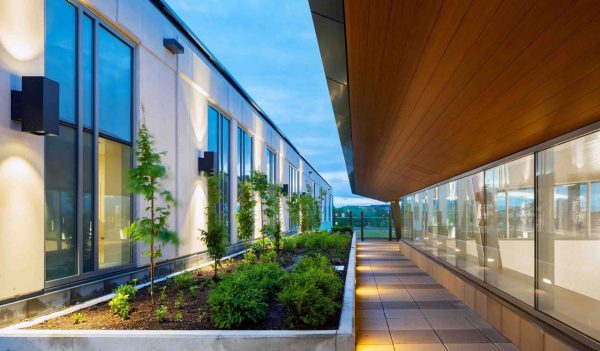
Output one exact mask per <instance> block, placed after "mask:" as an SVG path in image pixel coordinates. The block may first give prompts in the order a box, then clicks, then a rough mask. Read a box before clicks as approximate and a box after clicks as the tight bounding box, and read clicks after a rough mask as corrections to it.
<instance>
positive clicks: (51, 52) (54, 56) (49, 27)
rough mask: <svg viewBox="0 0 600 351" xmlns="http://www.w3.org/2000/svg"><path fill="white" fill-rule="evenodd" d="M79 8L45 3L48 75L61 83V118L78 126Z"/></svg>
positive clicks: (57, 2)
mask: <svg viewBox="0 0 600 351" xmlns="http://www.w3.org/2000/svg"><path fill="white" fill-rule="evenodd" d="M76 18H77V9H76V8H75V7H74V6H73V5H71V4H69V3H68V2H67V1H65V0H48V1H46V53H45V66H46V76H48V78H50V79H52V80H55V81H57V82H58V83H59V85H60V87H59V90H60V91H59V100H60V101H59V115H60V119H61V120H63V121H66V122H69V123H75V122H76V121H75V106H76V99H77V88H76V87H77V80H76V72H77V63H76V58H77V55H76V48H77V33H76V26H77V21H76Z"/></svg>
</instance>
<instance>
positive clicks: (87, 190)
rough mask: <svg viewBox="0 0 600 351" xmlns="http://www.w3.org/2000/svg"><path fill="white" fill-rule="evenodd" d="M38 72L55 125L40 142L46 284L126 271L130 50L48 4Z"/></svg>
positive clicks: (71, 12)
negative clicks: (54, 89)
mask: <svg viewBox="0 0 600 351" xmlns="http://www.w3.org/2000/svg"><path fill="white" fill-rule="evenodd" d="M78 28H80V30H78ZM78 42H80V45H79V44H78ZM45 66H46V75H47V76H48V77H49V78H51V79H53V80H56V81H58V82H59V84H60V108H59V116H60V123H61V126H60V136H56V137H45V156H44V157H45V162H44V164H45V193H46V196H45V197H46V201H45V207H46V210H45V213H46V215H45V217H46V219H45V223H46V229H45V252H46V280H47V281H56V280H59V279H63V278H68V277H76V276H78V275H82V274H87V273H94V271H97V270H102V269H104V268H108V267H117V266H124V265H127V264H130V263H131V262H132V261H131V260H132V255H131V244H130V242H129V239H128V238H127V237H126V236H125V235H124V234H123V228H124V227H125V226H127V225H129V223H130V222H131V217H132V207H131V195H130V194H129V192H128V191H127V187H126V183H127V172H128V171H129V168H130V167H131V145H132V123H133V110H132V100H133V99H132V91H133V89H132V87H133V80H132V77H133V49H132V47H131V46H130V45H128V44H127V43H126V42H125V41H123V40H122V39H121V38H120V37H118V36H117V35H115V34H114V33H113V32H112V31H111V30H110V29H108V28H107V27H105V26H104V25H103V24H102V23H101V22H100V21H99V20H98V19H96V18H95V17H94V16H93V15H91V14H88V13H87V12H86V11H85V10H84V9H83V8H78V7H77V6H76V5H74V4H72V3H70V2H68V1H65V0H48V1H46V52H45ZM78 75H80V76H81V80H80V81H78V80H77V79H76V77H77V76H78ZM96 120H97V121H98V122H97V123H96ZM79 165H80V166H79ZM80 183H81V184H80Z"/></svg>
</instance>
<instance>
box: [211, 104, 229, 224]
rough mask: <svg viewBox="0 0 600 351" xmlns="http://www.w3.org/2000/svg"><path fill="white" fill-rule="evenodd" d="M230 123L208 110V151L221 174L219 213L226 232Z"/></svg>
mask: <svg viewBox="0 0 600 351" xmlns="http://www.w3.org/2000/svg"><path fill="white" fill-rule="evenodd" d="M230 125H231V124H230V122H229V119H227V117H225V116H224V115H223V114H222V113H220V112H219V111H217V110H216V109H215V108H213V107H209V108H208V151H213V152H215V155H216V166H217V173H219V174H221V195H222V196H221V203H220V204H219V212H220V213H221V215H222V216H223V221H224V222H225V227H226V228H227V232H229V229H230V227H231V223H230V219H229V216H230V213H231V212H230V211H231V210H230V209H231V194H230V190H229V185H230V170H229V165H230V151H229V143H230Z"/></svg>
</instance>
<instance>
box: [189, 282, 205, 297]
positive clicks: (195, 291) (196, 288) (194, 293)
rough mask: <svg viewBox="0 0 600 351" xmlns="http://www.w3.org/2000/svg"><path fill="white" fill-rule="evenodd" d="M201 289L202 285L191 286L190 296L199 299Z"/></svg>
mask: <svg viewBox="0 0 600 351" xmlns="http://www.w3.org/2000/svg"><path fill="white" fill-rule="evenodd" d="M201 288H202V287H201V286H200V285H192V286H190V295H192V297H193V298H197V297H198V293H199V292H200V289H201Z"/></svg>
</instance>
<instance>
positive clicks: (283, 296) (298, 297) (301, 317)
mask: <svg viewBox="0 0 600 351" xmlns="http://www.w3.org/2000/svg"><path fill="white" fill-rule="evenodd" d="M342 286H343V283H342V280H341V279H340V277H339V276H338V274H337V273H336V271H335V269H334V268H333V267H332V266H331V264H329V262H328V261H327V259H326V258H325V257H323V256H320V255H317V256H315V257H307V258H304V259H303V260H302V261H300V263H299V264H298V266H297V267H296V268H294V270H293V271H292V272H291V273H290V274H289V275H288V277H287V279H286V281H285V283H284V285H283V288H282V290H281V292H280V293H279V294H278V297H279V300H280V301H281V303H282V304H283V305H284V306H285V307H286V310H287V312H288V316H289V318H290V319H291V321H292V322H294V323H296V322H298V321H301V322H302V323H304V324H306V325H309V326H314V327H316V326H321V325H323V324H324V323H326V322H327V320H328V319H329V318H331V317H332V316H333V315H334V314H335V313H336V312H337V311H338V310H339V308H340V302H339V297H340V294H341V291H342Z"/></svg>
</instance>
